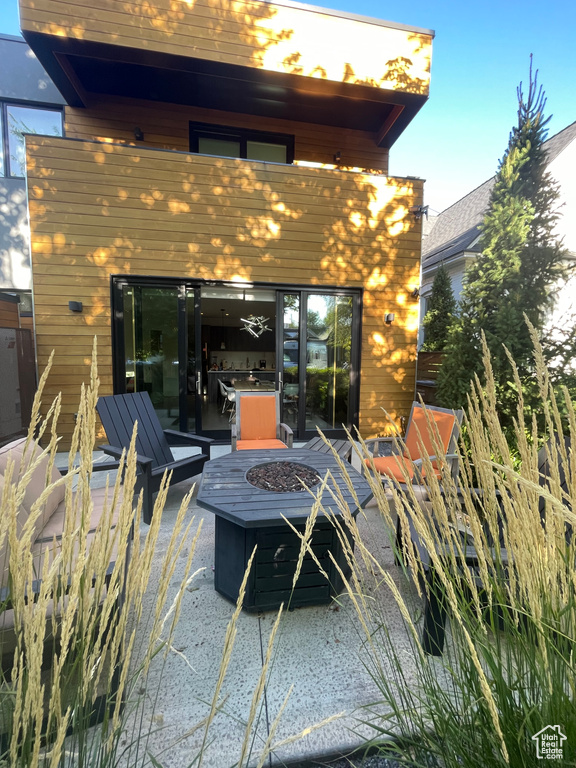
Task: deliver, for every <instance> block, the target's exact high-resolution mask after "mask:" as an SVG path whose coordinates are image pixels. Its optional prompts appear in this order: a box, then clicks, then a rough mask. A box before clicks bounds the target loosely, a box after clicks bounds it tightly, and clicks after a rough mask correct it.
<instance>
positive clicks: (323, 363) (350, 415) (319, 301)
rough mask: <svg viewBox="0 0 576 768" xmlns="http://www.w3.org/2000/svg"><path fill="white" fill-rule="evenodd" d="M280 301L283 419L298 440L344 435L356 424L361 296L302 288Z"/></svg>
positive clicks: (286, 293)
mask: <svg viewBox="0 0 576 768" xmlns="http://www.w3.org/2000/svg"><path fill="white" fill-rule="evenodd" d="M279 303H280V307H281V312H282V315H281V316H282V318H283V323H282V328H281V334H280V335H279V339H278V344H279V348H281V355H282V358H283V359H282V361H281V362H280V360H279V363H278V365H279V366H281V375H280V377H279V378H280V381H279V386H280V389H281V392H282V420H283V421H284V422H285V423H286V424H288V425H289V426H290V427H292V429H293V430H294V432H295V433H296V434H297V435H298V437H300V438H301V439H306V438H309V437H311V436H315V435H316V434H317V427H319V428H320V429H321V430H322V431H323V432H325V433H326V434H327V435H333V436H335V435H337V434H340V435H343V434H344V427H348V428H350V427H351V425H353V424H357V423H358V375H357V371H358V368H359V365H360V344H359V334H360V296H359V294H358V293H354V292H349V293H336V292H312V291H308V290H301V291H298V292H290V293H288V292H285V293H282V294H281V297H280V302H279ZM354 340H356V343H353V341H354Z"/></svg>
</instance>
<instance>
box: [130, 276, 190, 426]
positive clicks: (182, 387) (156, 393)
mask: <svg viewBox="0 0 576 768" xmlns="http://www.w3.org/2000/svg"><path fill="white" fill-rule="evenodd" d="M116 296H117V301H119V303H120V306H121V308H122V321H123V322H122V326H123V327H122V333H121V334H118V333H117V334H116V339H117V346H120V347H121V349H120V350H119V352H120V354H119V355H117V366H116V367H117V368H118V369H119V370H118V372H117V376H116V384H115V390H116V391H118V392H148V394H149V395H150V399H151V400H152V405H153V406H154V410H155V411H156V413H157V414H158V418H159V420H160V423H161V424H162V427H163V428H164V429H176V430H182V431H186V432H194V431H196V409H197V387H196V382H197V376H196V367H197V360H196V347H197V340H196V332H195V311H194V307H195V300H194V289H192V291H186V289H185V288H184V287H183V286H158V285H133V284H124V285H122V286H118V288H117V290H116ZM119 336H120V341H121V344H120V345H118V337H119Z"/></svg>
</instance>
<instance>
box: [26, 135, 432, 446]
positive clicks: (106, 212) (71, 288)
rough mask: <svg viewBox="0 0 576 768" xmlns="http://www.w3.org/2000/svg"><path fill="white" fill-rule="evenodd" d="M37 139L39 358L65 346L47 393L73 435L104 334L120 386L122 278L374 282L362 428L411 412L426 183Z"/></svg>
mask: <svg viewBox="0 0 576 768" xmlns="http://www.w3.org/2000/svg"><path fill="white" fill-rule="evenodd" d="M27 148H28V190H29V204H30V221H31V233H32V264H33V275H34V297H35V312H36V334H37V335H36V338H37V349H38V361H39V367H40V370H42V369H43V367H44V366H45V364H46V361H47V359H48V355H49V354H50V351H51V350H52V349H55V351H56V359H55V365H54V368H53V373H52V375H51V378H50V383H49V389H48V394H56V393H57V392H58V391H62V393H63V409H62V410H63V417H62V428H63V431H64V432H65V433H66V434H70V432H71V430H72V426H73V414H74V412H75V411H76V410H77V399H78V391H79V385H80V383H81V381H83V380H85V379H86V377H87V375H88V366H89V362H90V354H91V347H92V340H93V337H94V335H96V336H97V337H98V348H99V360H98V363H99V373H100V380H101V392H102V394H109V393H111V392H112V350H111V317H110V275H119V274H138V275H154V276H175V277H182V276H186V277H192V278H205V279H211V280H238V281H262V282H277V283H282V284H286V285H290V284H297V283H304V284H308V285H312V286H322V285H329V286H342V287H362V288H364V295H363V318H362V321H363V327H362V370H361V411H360V426H361V431H362V434H363V435H365V436H368V435H374V434H376V433H382V432H383V431H385V430H386V425H387V422H386V419H385V418H384V414H383V413H382V410H381V408H382V407H385V408H386V409H388V410H389V411H390V412H391V413H393V414H396V415H397V416H400V415H406V414H407V413H408V411H409V407H410V404H411V401H412V399H413V396H414V385H415V360H416V333H417V325H418V304H417V301H415V300H414V299H412V298H411V296H410V292H411V290H412V289H413V288H414V287H415V286H416V285H417V284H418V280H419V263H420V223H418V222H416V221H415V220H414V217H413V216H412V215H411V214H410V213H409V208H410V206H412V205H415V204H420V203H421V202H422V199H421V196H422V182H421V181H415V180H402V179H391V178H387V177H384V176H371V175H367V174H360V173H351V172H343V171H336V170H325V169H317V168H307V167H294V166H283V165H274V164H267V163H261V162H254V161H246V160H231V159H224V158H209V157H204V156H202V155H191V154H181V153H176V152H163V151H158V150H151V149H142V148H140V147H128V146H121V145H114V144H106V143H97V142H83V141H70V140H67V139H58V138H37V137H29V138H28V140H27ZM70 300H78V301H82V303H83V306H84V310H83V313H82V314H76V313H72V312H70V311H69V309H68V301H70ZM387 312H394V313H395V315H396V318H395V321H394V323H393V324H392V325H386V324H385V322H384V315H385V314H386V313H387Z"/></svg>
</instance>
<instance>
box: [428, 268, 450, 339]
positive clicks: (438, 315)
mask: <svg viewBox="0 0 576 768" xmlns="http://www.w3.org/2000/svg"><path fill="white" fill-rule="evenodd" d="M455 314H456V299H455V298H454V293H453V291H452V283H451V281H450V275H449V274H448V270H447V269H446V267H445V266H444V264H440V266H439V267H438V271H437V272H436V275H435V276H434V282H433V283H432V293H431V295H430V300H429V302H428V307H427V310H426V314H425V315H424V319H423V320H422V325H423V326H424V328H425V329H426V335H425V338H424V344H423V345H422V351H423V352H442V351H443V350H444V348H445V346H446V343H447V341H448V329H449V328H450V325H451V324H452V322H453V320H454V315H455Z"/></svg>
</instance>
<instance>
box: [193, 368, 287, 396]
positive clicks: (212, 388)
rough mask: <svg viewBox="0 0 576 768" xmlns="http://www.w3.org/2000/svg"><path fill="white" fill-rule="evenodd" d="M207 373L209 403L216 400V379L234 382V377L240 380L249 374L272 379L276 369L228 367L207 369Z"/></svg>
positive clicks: (217, 389)
mask: <svg viewBox="0 0 576 768" xmlns="http://www.w3.org/2000/svg"><path fill="white" fill-rule="evenodd" d="M208 374H209V376H208V402H210V403H216V402H218V393H219V390H220V386H219V384H218V379H222V381H231V382H232V383H234V379H238V380H240V381H241V380H243V379H247V378H248V377H249V376H253V377H254V378H255V379H260V381H274V380H275V378H276V371H275V370H272V369H270V368H252V369H248V368H229V369H226V370H222V371H220V370H218V371H208Z"/></svg>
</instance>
